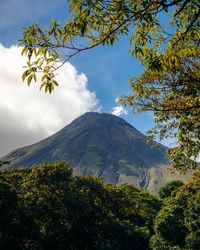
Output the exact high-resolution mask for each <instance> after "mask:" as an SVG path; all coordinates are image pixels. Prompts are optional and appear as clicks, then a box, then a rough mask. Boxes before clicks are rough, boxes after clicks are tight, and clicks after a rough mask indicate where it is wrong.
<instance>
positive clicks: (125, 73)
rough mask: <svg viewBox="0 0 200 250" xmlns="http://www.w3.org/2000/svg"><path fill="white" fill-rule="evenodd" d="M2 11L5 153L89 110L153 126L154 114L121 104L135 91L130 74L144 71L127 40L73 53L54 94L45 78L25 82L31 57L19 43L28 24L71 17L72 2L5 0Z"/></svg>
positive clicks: (1, 138)
mask: <svg viewBox="0 0 200 250" xmlns="http://www.w3.org/2000/svg"><path fill="white" fill-rule="evenodd" d="M0 10H1V15H0V157H1V156H3V155H5V154H7V153H8V152H10V151H11V150H13V149H16V148H19V147H23V146H27V145H30V144H33V143H35V142H37V141H40V140H42V139H44V138H46V137H48V136H50V135H51V134H53V133H55V132H57V131H59V130H60V129H62V128H63V127H64V126H66V125H67V124H69V123H70V122H71V121H72V120H73V119H75V118H77V117H78V116H80V115H82V114H84V113H85V112H88V111H96V112H106V113H112V114H114V115H117V116H120V117H122V118H123V119H125V120H126V121H127V122H129V123H130V124H131V125H132V126H134V127H135V128H136V129H138V130H140V131H141V132H142V133H144V134H145V132H146V131H147V130H149V129H151V128H152V127H153V115H152V114H151V113H146V114H140V115H134V114H133V113H132V112H131V110H130V109H124V108H123V107H121V106H120V105H119V104H118V103H117V99H118V98H119V97H120V96H121V95H122V94H128V93H130V90H129V86H128V84H127V82H128V79H129V78H130V77H131V76H133V75H138V74H140V73H141V72H142V70H143V68H142V66H141V65H140V64H139V63H138V62H137V61H136V60H135V59H134V58H132V57H131V56H130V55H128V51H129V49H130V46H129V43H128V41H127V40H126V39H121V40H120V42H118V43H116V44H115V45H114V46H113V47H103V46H101V47H98V48H96V49H93V50H90V51H87V52H84V53H83V54H81V55H79V56H77V57H75V58H73V59H72V60H71V61H70V62H68V63H66V64H65V65H64V66H63V67H62V68H61V69H60V70H59V72H58V76H57V80H58V82H59V87H57V88H56V89H55V91H54V92H53V93H52V94H48V93H44V91H40V90H39V86H40V82H39V81H38V82H37V83H36V84H32V85H31V87H28V86H27V85H26V83H23V82H22V79H21V75H22V72H23V70H24V69H23V66H24V65H25V64H26V58H24V57H22V56H21V49H22V48H19V47H17V45H18V43H19V42H18V40H19V39H21V38H22V33H23V30H22V27H27V26H29V25H31V24H33V23H34V22H35V21H37V20H38V21H39V24H41V25H44V26H48V24H49V23H50V21H49V20H50V19H51V18H52V19H54V20H56V21H64V20H65V19H66V18H68V16H69V14H68V5H67V3H66V1H65V0H55V1H49V0H42V1H41V0H0ZM166 144H167V143H166Z"/></svg>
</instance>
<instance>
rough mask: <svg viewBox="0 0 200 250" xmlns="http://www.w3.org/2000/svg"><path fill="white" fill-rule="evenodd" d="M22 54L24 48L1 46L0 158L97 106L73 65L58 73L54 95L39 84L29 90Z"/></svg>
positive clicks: (83, 76)
mask: <svg viewBox="0 0 200 250" xmlns="http://www.w3.org/2000/svg"><path fill="white" fill-rule="evenodd" d="M20 53H21V48H17V47H16V46H12V47H10V48H5V47H4V46H2V45H1V44H0V89H1V91H0V117H1V126H0V155H3V154H5V153H7V152H8V151H10V150H12V149H14V148H16V147H21V146H24V145H26V144H30V143H33V142H35V141H37V140H41V139H42V138H44V137H46V136H48V135H50V134H52V133H54V132H56V131H57V130H58V129H60V128H62V127H63V126H65V125H66V124H68V123H69V122H71V121H72V120H73V119H74V118H76V117H78V116H79V115H81V114H83V113H85V112H86V111H91V110H95V108H96V106H97V104H98V100H97V98H96V96H95V94H94V93H92V92H91V91H89V90H88V89H87V77H86V76H85V75H84V74H83V73H81V74H79V73H78V72H77V71H76V69H75V67H74V66H72V65H71V64H70V63H67V64H66V65H65V66H64V67H62V68H61V69H59V71H58V76H57V81H58V82H59V87H58V88H56V90H55V92H53V93H52V94H51V95H49V94H47V93H44V90H42V91H39V86H40V83H39V80H38V82H37V83H34V82H33V83H32V85H31V87H27V86H26V83H23V82H22V80H21V75H22V72H23V70H24V69H23V66H24V65H26V58H23V57H21V54H20Z"/></svg>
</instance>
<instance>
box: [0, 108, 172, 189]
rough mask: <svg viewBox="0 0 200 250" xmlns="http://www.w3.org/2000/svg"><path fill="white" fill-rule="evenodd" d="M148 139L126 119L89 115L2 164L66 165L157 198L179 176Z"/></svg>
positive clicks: (89, 113) (11, 156)
mask: <svg viewBox="0 0 200 250" xmlns="http://www.w3.org/2000/svg"><path fill="white" fill-rule="evenodd" d="M146 139H147V137H146V136H145V135H143V134H142V133H141V132H140V131H138V130H137V129H136V128H134V127H133V126H131V125H130V124H129V123H127V122H126V121H125V120H124V119H122V118H119V117H117V116H114V115H111V114H107V113H97V112H87V113H85V114H84V115H82V116H80V117H78V118H77V119H75V120H74V121H72V122H71V123H70V124H69V125H67V126H65V127H64V128H63V129H61V130H60V131H58V132H57V133H55V134H54V135H52V136H50V137H48V138H46V139H44V140H42V141H40V142H37V143H35V144H32V145H29V146H26V147H23V148H20V149H16V150H14V151H12V152H11V153H9V154H7V155H6V156H5V157H3V158H2V159H4V160H11V161H12V163H11V164H10V165H9V166H8V167H6V168H12V167H20V166H33V165H38V164H40V163H42V162H43V161H56V160H65V161H68V162H69V163H70V165H71V166H72V167H73V168H74V175H83V174H91V175H95V176H97V177H100V176H103V177H104V181H105V182H111V183H114V184H116V185H121V184H123V183H130V184H133V185H135V186H140V187H144V188H146V189H147V190H149V191H150V192H152V193H156V192H157V190H158V188H159V187H160V186H161V185H163V184H165V182H167V181H169V180H172V179H177V175H175V176H174V177H173V176H172V175H171V174H169V173H168V171H167V167H168V166H169V161H168V160H167V159H166V158H165V150H166V149H167V148H166V147H165V146H163V145H161V144H159V146H160V147H159V148H158V149H154V150H152V149H151V146H152V144H155V142H154V143H150V144H147V143H146ZM4 168H5V167H4Z"/></svg>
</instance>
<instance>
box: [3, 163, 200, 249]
mask: <svg viewBox="0 0 200 250" xmlns="http://www.w3.org/2000/svg"><path fill="white" fill-rule="evenodd" d="M199 183H200V174H199V173H196V174H195V175H194V176H193V177H192V178H191V179H190V180H189V181H188V182H187V183H186V184H185V185H182V186H180V185H179V188H178V189H177V191H173V190H172V189H171V188H168V186H166V187H165V191H167V189H170V191H171V196H170V197H167V198H165V199H160V198H157V197H155V196H154V195H151V194H149V193H148V192H147V191H144V190H143V189H140V188H136V187H134V186H133V185H130V184H129V185H128V184H127V185H123V186H121V187H117V186H115V185H111V184H105V183H103V182H102V180H101V179H99V178H97V177H92V176H90V175H84V176H80V177H73V176H72V168H71V167H70V166H69V164H66V163H64V162H56V163H52V162H49V163H44V164H42V165H38V166H35V167H33V168H17V169H16V168H15V169H11V170H3V171H1V172H0V197H1V198H0V199H1V200H0V213H1V217H0V248H1V249H12V247H13V246H15V249H77V250H78V249H138V250H142V249H151V248H152V249H172V248H173V247H175V248H173V249H194V250H196V249H199V247H200V244H199V241H198V239H199V238H198V237H197V236H198V235H199V230H200V223H199V216H198V215H199V213H198V212H199V209H200V199H199V197H200V196H199V187H200V185H199ZM171 186H173V187H174V188H173V189H176V188H177V187H178V186H176V185H175V186H174V185H171ZM194 200H195V203H193V202H192V201H194ZM171 223H173V226H172V224H171ZM166 247H167V248H166Z"/></svg>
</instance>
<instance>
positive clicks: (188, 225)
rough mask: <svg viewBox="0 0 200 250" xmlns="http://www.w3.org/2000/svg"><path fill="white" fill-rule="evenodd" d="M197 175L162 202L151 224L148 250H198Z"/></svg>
mask: <svg viewBox="0 0 200 250" xmlns="http://www.w3.org/2000/svg"><path fill="white" fill-rule="evenodd" d="M199 211H200V172H199V171H198V172H195V173H194V175H193V176H192V177H191V178H190V179H189V180H188V181H187V182H186V184H185V185H182V186H181V187H179V188H178V189H177V190H176V191H174V192H173V194H172V195H171V197H169V198H167V199H165V201H164V205H163V207H162V209H161V210H160V212H159V213H158V215H157V216H156V218H155V221H154V231H155V233H154V235H153V236H152V237H151V248H152V249H155V250H159V249H160V250H161V249H191V250H196V249H199V248H200V240H199V239H200V238H199V236H200V234H199V233H200V216H199Z"/></svg>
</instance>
